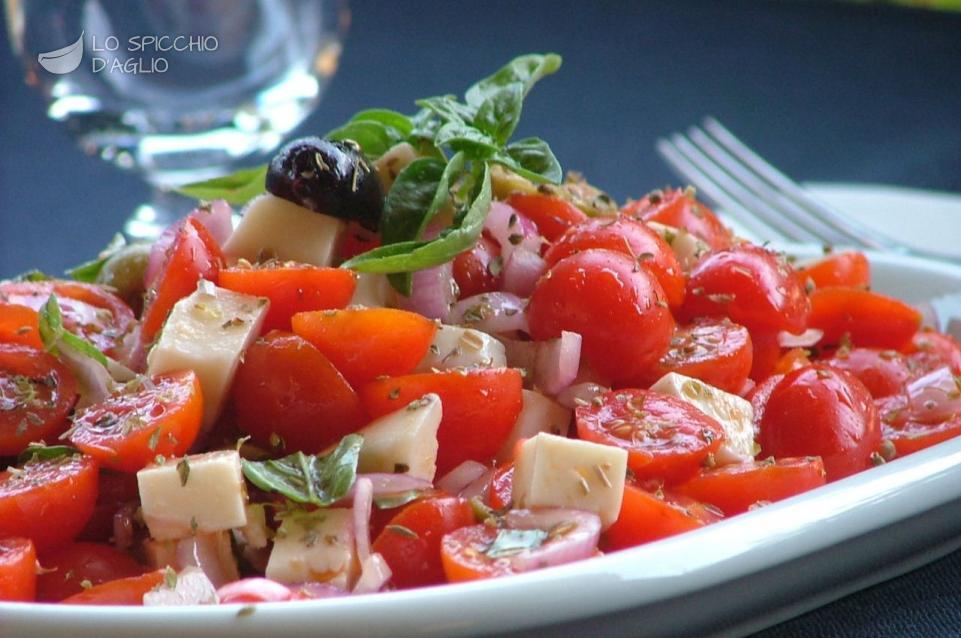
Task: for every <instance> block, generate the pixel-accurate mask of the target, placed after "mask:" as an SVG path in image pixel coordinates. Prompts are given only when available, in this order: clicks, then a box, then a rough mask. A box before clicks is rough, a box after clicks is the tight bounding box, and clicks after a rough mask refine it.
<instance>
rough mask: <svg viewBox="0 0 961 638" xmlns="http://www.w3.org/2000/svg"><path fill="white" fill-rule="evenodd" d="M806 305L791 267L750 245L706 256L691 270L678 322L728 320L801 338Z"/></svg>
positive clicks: (767, 252)
mask: <svg viewBox="0 0 961 638" xmlns="http://www.w3.org/2000/svg"><path fill="white" fill-rule="evenodd" d="M809 313H810V304H809V302H808V298H807V295H806V294H805V292H804V288H803V286H801V284H800V283H799V282H798V281H797V278H796V277H795V276H794V273H793V271H792V270H791V268H790V266H788V265H787V264H786V263H785V262H784V261H783V260H782V259H780V258H778V256H777V255H775V254H774V253H772V252H770V251H768V250H765V249H764V248H761V247H760V246H754V245H750V244H742V245H740V246H736V247H734V248H732V249H730V250H724V251H721V252H717V253H714V254H711V255H708V256H707V257H705V258H704V259H702V260H701V261H700V262H698V263H697V264H696V265H695V266H694V268H693V269H692V270H691V274H690V277H689V278H688V281H687V297H686V298H685V301H684V306H683V307H682V308H681V310H680V313H679V316H680V317H681V318H684V319H687V320H690V319H693V318H695V317H725V316H726V317H730V318H731V320H732V321H735V322H737V323H739V324H741V325H743V326H746V327H747V328H748V330H750V331H751V333H752V334H753V333H754V332H755V331H763V332H767V333H777V332H778V331H780V330H787V331H788V332H791V333H800V332H802V331H804V329H805V328H807V323H808V321H807V319H808V314H809Z"/></svg>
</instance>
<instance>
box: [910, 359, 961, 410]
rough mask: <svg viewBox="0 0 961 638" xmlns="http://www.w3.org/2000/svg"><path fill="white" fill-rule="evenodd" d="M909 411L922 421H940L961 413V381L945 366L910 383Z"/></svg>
mask: <svg viewBox="0 0 961 638" xmlns="http://www.w3.org/2000/svg"><path fill="white" fill-rule="evenodd" d="M907 391H908V411H909V413H910V417H911V418H912V419H913V420H916V421H920V422H921V423H940V422H942V421H945V420H947V419H950V418H952V417H953V416H954V415H956V414H959V413H961V383H959V382H958V379H957V377H955V376H954V374H953V373H952V372H951V368H949V367H947V366H944V367H941V368H938V369H937V370H935V371H934V372H929V373H928V374H926V375H924V376H923V377H921V378H920V379H916V380H915V381H912V382H911V383H909V384H908V387H907Z"/></svg>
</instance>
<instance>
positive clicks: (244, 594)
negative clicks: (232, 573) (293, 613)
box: [217, 578, 293, 605]
mask: <svg viewBox="0 0 961 638" xmlns="http://www.w3.org/2000/svg"><path fill="white" fill-rule="evenodd" d="M292 597H293V592H292V591H290V588H289V587H287V586H286V585H282V584H280V583H278V582H277V581H275V580H270V579H269V578H244V579H242V580H235V581H234V582H232V583H227V584H226V585H223V586H222V587H221V588H220V589H218V590H217V598H218V599H220V603H221V604H223V605H228V604H230V603H279V602H283V601H285V600H290V599H291V598H292Z"/></svg>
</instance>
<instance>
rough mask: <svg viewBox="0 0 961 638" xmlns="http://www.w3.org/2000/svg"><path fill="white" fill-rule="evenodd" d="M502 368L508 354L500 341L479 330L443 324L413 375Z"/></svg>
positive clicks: (505, 363)
mask: <svg viewBox="0 0 961 638" xmlns="http://www.w3.org/2000/svg"><path fill="white" fill-rule="evenodd" d="M505 366H507V353H506V351H505V350H504V344H502V343H501V342H500V341H498V340H497V339H495V338H494V337H492V336H490V335H489V334H487V333H486V332H481V331H480V330H474V329H472V328H461V327H460V326H447V325H443V324H442V325H440V326H438V328H437V332H436V333H434V341H433V342H432V343H431V344H430V348H428V349H427V355H426V356H425V357H424V359H423V361H421V362H420V365H418V366H417V370H416V371H417V372H430V371H431V370H433V369H436V370H451V369H453V368H503V367H505Z"/></svg>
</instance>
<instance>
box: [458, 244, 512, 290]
mask: <svg viewBox="0 0 961 638" xmlns="http://www.w3.org/2000/svg"><path fill="white" fill-rule="evenodd" d="M500 256H501V249H500V246H499V245H498V244H497V242H495V241H492V240H490V239H488V238H487V237H484V236H483V235H481V236H480V237H478V238H477V243H476V244H474V247H473V248H471V249H470V250H467V251H464V252H462V253H461V254H459V255H457V256H456V257H454V263H453V269H454V281H455V282H456V283H457V289H458V295H457V298H458V299H466V298H467V297H473V296H474V295H480V294H483V293H485V292H494V291H495V290H500V288H501V283H502V281H503V276H502V274H501V271H500V270H499V269H498V268H497V266H496V265H495V266H492V265H491V264H492V262H494V263H498V262H499V260H500ZM500 266H501V267H503V263H500ZM494 273H497V274H494Z"/></svg>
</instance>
